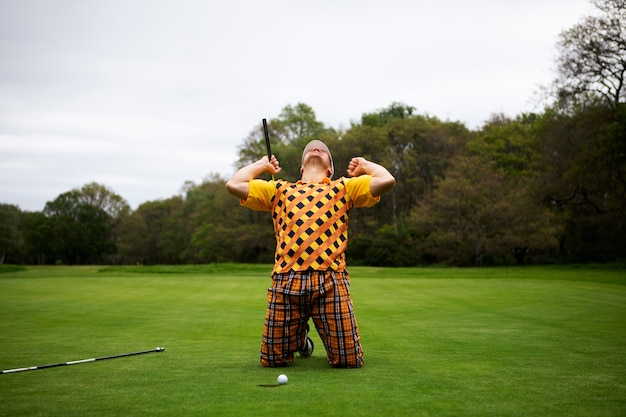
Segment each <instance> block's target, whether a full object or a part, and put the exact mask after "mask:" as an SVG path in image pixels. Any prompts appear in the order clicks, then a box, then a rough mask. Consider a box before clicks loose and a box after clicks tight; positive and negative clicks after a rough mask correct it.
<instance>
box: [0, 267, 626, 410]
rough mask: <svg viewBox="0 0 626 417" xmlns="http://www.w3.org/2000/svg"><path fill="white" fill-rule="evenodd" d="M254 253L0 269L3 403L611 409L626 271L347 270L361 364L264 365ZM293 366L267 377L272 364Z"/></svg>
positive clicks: (622, 335)
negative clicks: (168, 262)
mask: <svg viewBox="0 0 626 417" xmlns="http://www.w3.org/2000/svg"><path fill="white" fill-rule="evenodd" d="M269 270H270V267H269V266H267V265H261V266H258V265H257V266H251V265H218V266H211V265H209V266H196V267H153V268H148V267H133V268H117V269H116V268H99V267H37V268H35V267H29V268H28V269H27V270H26V271H18V272H4V273H1V274H0V311H1V314H2V320H1V322H0V368H1V369H10V368H18V367H26V366H33V365H45V364H50V363H57V362H65V361H69V360H78V359H86V358H93V357H99V356H107V355H114V354H119V353H125V352H133V351H140V350H146V349H154V348H155V347H157V346H163V347H165V349H166V350H165V352H163V353H151V354H146V355H140V356H134V357H128V358H120V359H112V360H107V361H99V362H93V363H85V364H78V365H73V366H64V367H59V368H51V369H43V370H36V371H28V372H20V373H13V374H5V375H0V416H21V415H28V416H38V415H39V416H57V415H63V416H111V415H120V416H131V415H132V416H143V415H145V416H272V417H274V416H295V415H303V416H525V417H526V416H568V417H572V416H586V417H587V416H624V415H626V269H620V268H617V267H602V266H596V267H593V266H587V267H527V268H493V269H452V268H450V269H447V268H445V269H444V268H412V269H386V268H365V267H354V268H351V269H350V272H351V275H352V295H353V299H354V303H355V308H356V312H357V319H358V321H359V325H360V328H361V338H362V343H363V348H364V351H365V360H366V363H365V366H364V367H363V368H362V369H357V370H337V369H332V368H330V367H329V366H328V365H327V364H326V362H325V357H324V351H323V346H322V343H321V341H320V340H319V338H318V337H317V334H313V339H314V341H315V344H316V349H315V353H314V356H313V357H312V358H310V359H306V360H303V359H300V358H296V361H295V363H294V364H293V365H292V366H290V367H288V368H286V369H264V368H262V367H261V366H260V365H259V363H258V349H259V343H260V336H261V330H262V326H263V315H264V311H265V303H266V301H265V293H266V289H267V287H268V286H269V277H268V274H269ZM283 372H284V373H286V374H287V375H288V376H289V383H288V384H287V385H285V386H281V387H274V388H270V387H262V386H261V385H264V384H272V383H274V382H275V381H276V377H277V375H278V374H279V373H283Z"/></svg>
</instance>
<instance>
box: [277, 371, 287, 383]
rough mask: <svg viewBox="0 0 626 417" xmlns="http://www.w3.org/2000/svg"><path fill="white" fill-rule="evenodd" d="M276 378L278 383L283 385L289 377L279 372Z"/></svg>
mask: <svg viewBox="0 0 626 417" xmlns="http://www.w3.org/2000/svg"><path fill="white" fill-rule="evenodd" d="M276 380H277V381H278V383H279V384H280V385H285V384H286V383H287V381H289V378H287V375H285V374H280V375H278V378H276Z"/></svg>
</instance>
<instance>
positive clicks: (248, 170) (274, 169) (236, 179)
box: [226, 155, 280, 200]
mask: <svg viewBox="0 0 626 417" xmlns="http://www.w3.org/2000/svg"><path fill="white" fill-rule="evenodd" d="M264 172H267V173H268V174H271V175H274V174H278V173H279V172H280V164H279V163H278V159H276V157H275V156H274V155H272V159H270V160H268V159H267V156H264V157H263V158H261V159H259V160H258V161H256V162H253V163H251V164H250V165H246V166H245V167H243V168H241V169H240V170H239V171H237V172H235V175H233V176H232V177H231V179H229V180H228V181H227V182H226V189H227V190H228V192H229V193H231V194H232V195H234V196H236V197H239V198H240V199H241V200H246V199H247V198H248V192H249V191H250V188H249V185H248V183H249V182H250V181H251V180H253V179H255V178H256V177H258V176H259V175H261V174H262V173H264Z"/></svg>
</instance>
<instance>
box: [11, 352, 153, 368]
mask: <svg viewBox="0 0 626 417" xmlns="http://www.w3.org/2000/svg"><path fill="white" fill-rule="evenodd" d="M164 350H165V348H162V347H158V348H156V349H150V350H142V351H141V352H131V353H122V354H119V355H112V356H103V357H101V358H91V359H81V360H78V361H69V362H61V363H53V364H50V365H39V366H29V367H27V368H15V369H5V370H3V371H2V372H1V373H2V374H11V373H15V372H24V371H36V370H38V369H46V368H55V367H57V366H66V365H76V364H79V363H86V362H95V361H103V360H106V359H115V358H123V357H125V356H134V355H142V354H144V353H152V352H163V351H164Z"/></svg>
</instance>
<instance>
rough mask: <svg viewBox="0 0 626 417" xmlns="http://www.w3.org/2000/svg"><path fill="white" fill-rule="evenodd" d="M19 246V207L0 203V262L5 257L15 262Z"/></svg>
mask: <svg viewBox="0 0 626 417" xmlns="http://www.w3.org/2000/svg"><path fill="white" fill-rule="evenodd" d="M21 246H22V233H21V228H20V209H19V207H17V206H15V205H12V204H0V264H2V263H4V262H5V260H6V259H8V260H10V262H16V261H17V259H18V252H19V250H20V249H21Z"/></svg>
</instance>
